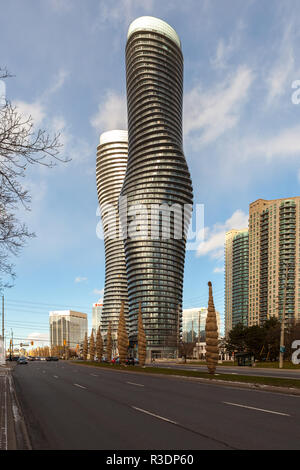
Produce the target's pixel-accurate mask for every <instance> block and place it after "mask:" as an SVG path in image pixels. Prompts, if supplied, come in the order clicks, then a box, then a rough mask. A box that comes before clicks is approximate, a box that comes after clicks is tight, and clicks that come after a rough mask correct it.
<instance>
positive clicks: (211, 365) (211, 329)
mask: <svg viewBox="0 0 300 470" xmlns="http://www.w3.org/2000/svg"><path fill="white" fill-rule="evenodd" d="M208 287H209V298H208V312H207V317H206V326H205V335H206V362H207V368H208V372H209V373H210V374H214V373H215V372H216V366H217V363H218V358H219V347H218V324H217V316H216V310H215V306H214V299H213V293H212V284H211V282H209V283H208Z"/></svg>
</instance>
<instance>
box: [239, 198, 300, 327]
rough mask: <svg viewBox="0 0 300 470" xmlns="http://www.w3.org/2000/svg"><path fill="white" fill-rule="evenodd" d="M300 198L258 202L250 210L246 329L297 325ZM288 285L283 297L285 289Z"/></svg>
mask: <svg viewBox="0 0 300 470" xmlns="http://www.w3.org/2000/svg"><path fill="white" fill-rule="evenodd" d="M299 252H300V197H291V198H289V199H274V200H271V201H267V200H263V199H258V200H257V201H255V202H253V203H251V204H250V207H249V316H248V325H249V326H251V325H255V324H260V323H262V322H264V321H265V320H267V319H269V318H270V317H272V316H275V317H279V318H280V317H281V316H282V312H283V303H284V297H286V321H287V322H289V321H300V285H299V282H300V280H299V279H300V278H299V274H300V265H299V254H300V253H299ZM285 285H287V289H286V296H284V288H285Z"/></svg>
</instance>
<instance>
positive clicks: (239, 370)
mask: <svg viewBox="0 0 300 470" xmlns="http://www.w3.org/2000/svg"><path fill="white" fill-rule="evenodd" d="M152 366H153V367H164V368H165V367H167V368H170V369H185V368H187V369H190V370H197V371H199V372H201V371H202V372H207V366H206V365H203V366H202V365H197V364H180V365H178V364H172V363H171V362H159V363H158V362H157V363H155V362H154V363H153V364H152ZM216 372H217V373H218V374H235V375H239V374H240V375H256V376H259V377H279V378H282V379H298V380H300V370H296V369H267V368H266V369H261V368H260V367H237V366H232V367H230V366H219V367H217V369H216Z"/></svg>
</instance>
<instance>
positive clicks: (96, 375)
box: [90, 374, 99, 377]
mask: <svg viewBox="0 0 300 470" xmlns="http://www.w3.org/2000/svg"><path fill="white" fill-rule="evenodd" d="M90 375H92V376H93V377H99V375H98V374H90Z"/></svg>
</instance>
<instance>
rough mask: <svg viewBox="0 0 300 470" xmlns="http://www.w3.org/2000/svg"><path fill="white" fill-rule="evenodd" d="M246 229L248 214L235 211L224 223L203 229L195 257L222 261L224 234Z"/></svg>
mask: <svg viewBox="0 0 300 470" xmlns="http://www.w3.org/2000/svg"><path fill="white" fill-rule="evenodd" d="M246 227H248V214H245V212H243V211H242V210H240V209H238V210H236V211H235V212H234V213H233V214H232V216H231V217H229V219H227V220H226V221H225V222H224V223H221V224H220V223H218V224H215V225H214V226H213V228H211V229H210V228H206V229H205V236H204V241H203V242H201V243H200V244H199V247H198V250H197V256H206V255H210V257H211V258H212V259H218V260H222V258H223V256H224V242H225V234H226V232H228V231H229V230H232V229H237V230H239V229H242V228H246ZM215 272H217V271H215Z"/></svg>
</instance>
